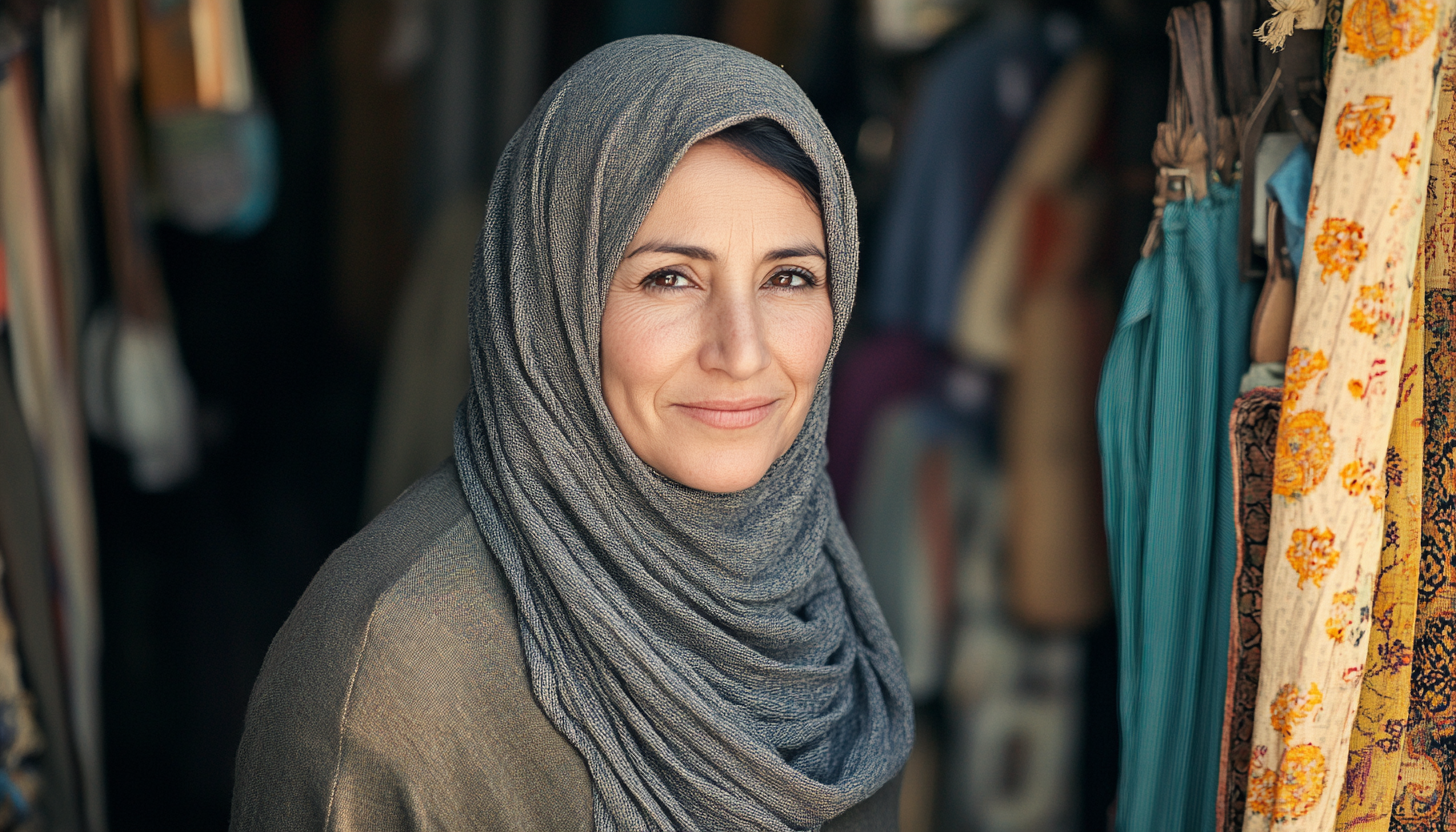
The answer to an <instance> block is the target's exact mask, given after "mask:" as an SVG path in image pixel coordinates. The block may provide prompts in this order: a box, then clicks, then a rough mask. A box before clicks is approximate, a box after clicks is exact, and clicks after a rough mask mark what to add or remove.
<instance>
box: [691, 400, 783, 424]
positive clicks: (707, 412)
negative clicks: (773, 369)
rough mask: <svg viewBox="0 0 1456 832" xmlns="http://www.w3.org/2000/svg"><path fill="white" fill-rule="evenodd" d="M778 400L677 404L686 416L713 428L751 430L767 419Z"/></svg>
mask: <svg viewBox="0 0 1456 832" xmlns="http://www.w3.org/2000/svg"><path fill="white" fill-rule="evenodd" d="M776 404H778V399H766V398H757V399H736V400H733V401H702V402H692V403H691V404H679V405H677V407H679V408H682V410H683V412H684V413H686V414H687V415H689V416H691V417H693V418H694V419H697V420H698V421H699V422H702V423H703V424H705V425H707V426H709V427H714V428H726V429H730V430H731V429H737V428H751V427H753V426H754V425H756V424H758V423H759V422H762V421H763V420H764V419H766V418H768V414H769V412H770V411H772V410H773V409H774V405H776Z"/></svg>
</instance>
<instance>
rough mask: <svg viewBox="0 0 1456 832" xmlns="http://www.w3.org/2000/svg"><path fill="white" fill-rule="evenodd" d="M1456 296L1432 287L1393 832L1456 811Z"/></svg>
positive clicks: (1424, 825)
mask: <svg viewBox="0 0 1456 832" xmlns="http://www.w3.org/2000/svg"><path fill="white" fill-rule="evenodd" d="M1453 314H1456V292H1452V291H1451V290H1450V289H1427V290H1426V316H1427V318H1426V321H1427V323H1426V367H1425V372H1426V376H1425V401H1426V417H1425V422H1426V424H1425V427H1426V441H1425V468H1426V471H1425V473H1426V476H1425V477H1424V478H1423V479H1424V483H1423V487H1422V495H1421V520H1422V522H1421V560H1420V585H1419V591H1418V594H1417V611H1416V621H1415V632H1414V640H1413V642H1412V644H1413V647H1414V649H1413V650H1412V653H1411V656H1410V658H1409V661H1410V663H1411V668H1410V675H1411V684H1410V712H1409V718H1408V720H1407V722H1406V723H1405V725H1404V732H1403V736H1402V735H1401V733H1402V732H1400V730H1399V728H1398V727H1396V726H1393V728H1394V729H1395V730H1392V731H1391V734H1392V735H1394V737H1395V738H1396V739H1397V740H1398V741H1400V742H1401V746H1400V752H1401V761H1400V779H1401V788H1400V791H1399V793H1398V794H1397V795H1396V799H1395V804H1394V807H1393V810H1392V812H1391V823H1390V829H1391V830H1392V832H1418V831H1419V832H1425V830H1432V832H1434V830H1439V829H1445V828H1447V819H1448V818H1450V817H1451V816H1452V815H1453V814H1456V789H1453V788H1451V787H1452V785H1453V784H1456V710H1453V709H1452V708H1451V690H1452V683H1453V677H1452V674H1451V664H1452V654H1453V652H1456V626H1453V622H1456V614H1453V606H1456V605H1453V603H1452V602H1453V600H1456V587H1453V581H1452V580H1451V579H1452V567H1451V563H1450V557H1451V552H1452V548H1453V543H1456V525H1453V523H1452V511H1453V509H1456V489H1453V487H1452V481H1451V477H1452V474H1453V473H1456V471H1453V468H1456V458H1453V456H1452V455H1453V453H1456V423H1453V420H1452V418H1451V417H1452V406H1453V404H1456V400H1453V393H1456V327H1453V326H1452V321H1451V318H1452V315H1453Z"/></svg>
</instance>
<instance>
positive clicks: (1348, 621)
mask: <svg viewBox="0 0 1456 832" xmlns="http://www.w3.org/2000/svg"><path fill="white" fill-rule="evenodd" d="M1354 612H1355V590H1354V589H1347V590H1345V591H1344V592H1336V593H1335V595H1334V598H1333V599H1332V600H1331V602H1330V617H1329V618H1326V619H1325V635H1327V636H1329V637H1330V640H1331V641H1333V642H1335V643H1336V644H1343V643H1344V641H1345V636H1346V635H1348V634H1349V632H1350V627H1352V626H1354V624H1355V619H1354V617H1353V613H1354Z"/></svg>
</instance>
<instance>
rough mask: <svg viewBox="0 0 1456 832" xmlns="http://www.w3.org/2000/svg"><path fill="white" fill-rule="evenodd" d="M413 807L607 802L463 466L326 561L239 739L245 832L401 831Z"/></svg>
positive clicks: (566, 818)
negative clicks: (535, 661)
mask: <svg viewBox="0 0 1456 832" xmlns="http://www.w3.org/2000/svg"><path fill="white" fill-rule="evenodd" d="M279 761H284V763H285V767H286V768H287V769H288V771H281V770H280V765H279ZM543 784H550V785H551V787H552V788H551V789H550V790H542V789H541V786H542V785H543ZM402 807H414V809H413V810H412V811H419V810H421V809H427V810H428V813H429V814H430V815H432V816H434V817H437V818H441V817H449V816H456V815H458V816H459V817H458V821H459V824H460V825H463V826H470V825H471V823H470V820H471V818H476V819H478V818H480V817H484V816H488V815H490V814H492V813H497V812H501V811H506V812H507V814H508V815H517V816H519V819H520V821H521V824H520V825H519V826H517V825H514V824H510V823H507V824H506V825H504V826H499V827H495V828H504V829H511V828H522V829H528V828H563V829H565V828H573V827H574V826H576V825H577V824H576V821H577V820H582V822H583V823H586V822H587V821H589V819H590V815H591V793H590V784H589V781H588V780H587V775H586V770H585V766H584V764H583V763H582V761H581V758H580V757H579V756H578V755H577V754H576V752H575V751H574V749H572V748H571V746H570V745H569V744H568V743H567V742H566V741H565V739H564V738H562V737H561V736H560V734H559V733H557V732H556V730H555V728H554V727H552V725H551V724H550V722H549V721H548V720H547V719H546V716H545V714H543V713H542V712H541V710H540V708H539V706H537V705H536V702H535V699H534V697H533V696H532V694H531V690H530V685H529V681H528V679H527V677H526V672H525V661H524V656H523V655H522V652H521V645H520V636H519V631H518V629H517V625H516V616H515V609H514V606H513V604H512V602H511V599H510V595H509V593H508V592H507V590H506V587H505V584H504V580H503V578H502V576H501V574H500V571H499V568H498V567H497V566H496V564H495V560H494V558H493V556H492V555H491V553H490V551H489V548H488V547H487V546H486V544H485V541H484V539H483V538H482V537H481V535H480V532H479V530H478V529H477V527H476V524H475V520H474V517H473V515H472V514H471V512H470V507H469V505H468V504H467V503H466V501H465V497H464V493H463V492H462V490H461V487H460V482H459V479H458V476H457V474H456V472H455V466H454V463H453V462H447V463H446V464H445V465H442V466H441V467H440V468H439V469H437V470H436V471H435V472H434V473H432V474H430V475H429V476H427V477H425V478H424V479H422V480H420V481H419V482H418V483H416V484H415V485H414V486H413V487H411V488H410V490H408V491H406V492H405V493H404V494H403V495H401V496H400V498H399V499H398V500H396V501H395V502H394V503H393V504H392V505H391V506H390V507H389V508H387V509H385V511H384V512H382V513H381V514H380V515H379V516H378V517H376V518H375V519H374V520H373V521H372V522H371V523H369V525H368V526H366V527H365V528H364V529H363V530H361V531H360V532H359V533H358V534H357V535H355V536H354V537H353V538H352V539H350V540H349V541H348V542H347V543H345V544H344V545H343V546H341V547H340V548H339V549H338V550H337V551H335V552H334V554H333V555H331V556H330V557H329V559H328V561H327V562H326V563H325V564H324V566H323V567H322V568H321V569H320V570H319V573H318V575H317V576H316V577H315V578H314V581H313V583H312V584H311V585H310V586H309V588H308V590H307V592H305V593H304V595H303V598H302V599H301V600H300V601H299V603H298V605H297V607H295V609H294V611H293V613H292V615H290V616H289V619H288V621H287V623H285V624H284V626H283V628H282V629H281V630H280V631H279V633H278V635H277V637H276V638H275V639H274V642H273V645H272V647H271V648H270V649H269V651H268V657H267V659H266V660H265V662H264V666H263V670H262V672H261V673H260V674H259V678H258V681H257V683H256V685H255V687H254V690H253V695H252V698H251V699H250V701H249V705H248V716H247V721H246V725H245V728H244V736H243V742H242V746H241V747H240V749H239V752H238V771H237V784H236V787H235V794H234V829H244V828H247V829H251V828H281V827H292V826H293V825H295V823H301V825H303V826H314V822H315V821H316V822H318V824H319V825H318V826H314V828H321V827H327V828H335V827H337V828H385V827H390V828H392V827H394V826H396V825H398V824H397V823H396V821H397V820H398V819H397V818H395V817H393V815H392V813H394V812H398V811H403V808H402ZM279 811H285V812H290V813H293V814H292V815H290V817H288V818H282V817H277V812H279ZM300 813H301V814H300ZM249 818H251V819H252V821H251V822H250V821H249V820H248V819H249ZM351 819H352V820H351ZM543 824H544V825H543ZM454 825H455V824H447V825H445V828H452V827H453V826H454ZM405 828H408V827H407V826H406V827H405Z"/></svg>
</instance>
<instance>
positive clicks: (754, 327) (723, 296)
mask: <svg viewBox="0 0 1456 832" xmlns="http://www.w3.org/2000/svg"><path fill="white" fill-rule="evenodd" d="M756 295H757V293H756V292H751V291H750V292H731V293H730V292H720V293H717V294H716V296H715V297H713V298H712V299H711V300H710V301H709V303H708V308H707V309H706V310H705V311H706V313H707V314H706V315H705V320H704V324H703V326H704V330H705V331H704V333H703V346H702V350H701V352H700V354H699V361H700V363H701V364H702V367H703V369H705V370H708V371H710V372H711V371H715V372H722V373H726V374H727V375H728V376H729V377H731V378H732V379H734V380H735V381H742V380H745V379H748V378H751V377H753V376H754V375H755V374H757V373H759V372H761V371H763V370H764V369H766V368H767V367H768V366H769V364H770V363H771V362H772V360H773V359H772V354H771V353H770V351H769V348H768V342H767V340H766V333H765V331H764V326H763V317H762V315H761V314H760V310H759V308H758V304H757V297H756Z"/></svg>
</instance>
